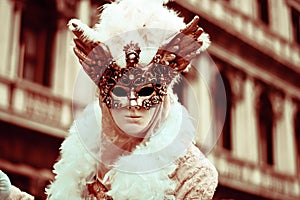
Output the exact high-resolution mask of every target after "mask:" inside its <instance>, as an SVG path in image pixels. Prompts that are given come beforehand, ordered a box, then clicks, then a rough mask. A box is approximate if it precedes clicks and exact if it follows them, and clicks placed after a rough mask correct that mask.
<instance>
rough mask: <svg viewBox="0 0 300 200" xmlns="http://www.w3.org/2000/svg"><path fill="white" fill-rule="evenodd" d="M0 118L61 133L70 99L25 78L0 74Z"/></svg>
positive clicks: (67, 119) (69, 118) (65, 126)
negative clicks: (5, 76)
mask: <svg viewBox="0 0 300 200" xmlns="http://www.w3.org/2000/svg"><path fill="white" fill-rule="evenodd" d="M0 97H1V98H0V120H2V121H6V122H8V123H14V124H17V125H19V126H25V127H27V128H31V129H35V130H37V131H41V132H43V133H46V134H51V135H55V136H58V137H64V136H65V135H66V133H67V131H66V130H67V129H68V128H69V126H70V124H71V122H72V120H73V116H72V101H71V100H69V99H65V98H62V97H58V96H56V95H53V94H52V92H51V90H50V89H48V88H45V87H42V86H39V85H37V84H33V83H30V82H27V81H25V80H13V81H12V80H9V79H7V78H4V77H0Z"/></svg>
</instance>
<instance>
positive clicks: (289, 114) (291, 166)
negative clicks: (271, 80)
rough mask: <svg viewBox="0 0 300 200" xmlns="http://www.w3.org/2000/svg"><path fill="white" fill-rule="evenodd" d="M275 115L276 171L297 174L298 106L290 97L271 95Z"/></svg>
mask: <svg viewBox="0 0 300 200" xmlns="http://www.w3.org/2000/svg"><path fill="white" fill-rule="evenodd" d="M271 102H272V107H273V112H274V115H275V121H274V129H273V130H274V160H275V165H274V168H275V170H277V171H279V172H283V173H285V174H290V175H293V174H296V155H295V143H294V123H293V122H294V115H295V111H296V106H295V105H294V104H293V102H292V100H291V99H290V98H289V97H285V96H283V95H281V94H278V93H272V94H271Z"/></svg>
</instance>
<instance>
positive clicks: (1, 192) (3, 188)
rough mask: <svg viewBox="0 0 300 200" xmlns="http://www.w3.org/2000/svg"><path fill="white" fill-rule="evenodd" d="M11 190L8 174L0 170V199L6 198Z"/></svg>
mask: <svg viewBox="0 0 300 200" xmlns="http://www.w3.org/2000/svg"><path fill="white" fill-rule="evenodd" d="M10 192H11V183H10V180H9V178H8V176H7V175H6V174H5V173H4V172H3V171H1V170H0V200H5V199H8V197H9V195H10Z"/></svg>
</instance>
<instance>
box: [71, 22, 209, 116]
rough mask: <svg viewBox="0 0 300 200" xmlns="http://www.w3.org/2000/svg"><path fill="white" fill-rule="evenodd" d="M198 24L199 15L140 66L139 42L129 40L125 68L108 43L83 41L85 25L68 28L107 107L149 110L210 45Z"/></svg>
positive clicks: (125, 50)
mask: <svg viewBox="0 0 300 200" xmlns="http://www.w3.org/2000/svg"><path fill="white" fill-rule="evenodd" d="M198 21H199V17H198V16H196V17H195V18H194V19H193V20H192V21H191V22H190V23H189V24H188V25H186V27H185V28H184V29H182V30H180V31H179V32H177V33H175V34H173V35H172V36H170V37H169V38H165V41H164V42H163V43H162V45H161V46H160V47H159V48H158V50H157V52H156V54H155V56H154V57H153V59H152V60H151V62H150V63H148V64H141V63H140V53H141V48H140V45H139V43H138V42H135V41H130V42H129V43H128V44H126V45H124V47H123V51H124V53H125V59H126V66H125V67H120V66H119V65H118V64H117V63H116V60H115V59H114V58H113V56H112V54H111V52H110V49H109V48H108V46H107V45H106V44H105V43H102V42H100V41H89V40H87V39H86V38H84V36H85V35H87V33H86V32H88V31H87V30H86V29H87V26H86V25H84V24H82V23H81V22H80V21H79V20H76V19H73V20H71V21H70V22H69V27H70V29H71V30H72V31H73V33H74V34H75V36H76V37H77V38H75V39H74V41H75V45H76V46H75V47H74V52H75V54H76V56H77V57H78V58H79V61H80V63H81V65H82V66H83V69H84V70H85V72H86V73H87V74H88V75H89V76H90V78H91V79H92V80H93V81H94V83H95V84H96V85H97V86H98V88H99V90H100V95H101V100H102V101H103V102H104V103H105V104H106V106H107V107H108V108H114V109H118V108H123V107H127V108H136V109H141V108H143V109H146V110H148V109H150V108H151V107H153V106H156V105H157V104H160V103H161V102H162V101H163V99H164V96H165V95H167V88H168V86H169V85H170V84H171V83H172V82H173V81H174V80H175V79H176V78H177V77H178V75H179V74H180V73H181V72H182V71H184V70H185V69H186V68H187V67H188V65H189V63H190V61H191V59H193V58H194V57H195V56H196V55H197V54H199V53H200V52H201V51H203V50H205V49H206V48H207V47H208V46H209V43H210V42H209V39H208V35H207V34H206V33H204V32H203V30H202V29H201V28H200V27H199V26H198Z"/></svg>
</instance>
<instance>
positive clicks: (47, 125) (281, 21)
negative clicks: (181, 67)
mask: <svg viewBox="0 0 300 200" xmlns="http://www.w3.org/2000/svg"><path fill="white" fill-rule="evenodd" d="M104 3H107V1H103V0H102V1H100V0H99V1H96V0H61V1H58V0H2V1H0V23H1V24H2V27H3V28H2V29H1V31H0V44H1V48H0V57H1V59H0V97H1V98H0V126H1V134H0V169H2V170H3V171H5V172H7V173H8V174H9V175H10V177H11V178H12V182H13V183H14V184H16V185H18V186H19V187H21V189H23V190H26V191H28V192H29V193H32V194H33V195H35V196H37V197H38V198H39V199H44V198H45V196H44V194H43V192H44V189H43V188H44V187H45V185H46V184H48V181H49V180H50V179H52V178H53V174H52V172H51V170H52V165H53V163H54V162H55V160H56V159H57V157H58V151H59V146H60V144H61V142H62V141H63V138H64V137H65V136H66V135H67V130H68V128H69V126H70V125H71V122H72V120H73V115H72V97H73V90H74V84H75V80H76V79H77V75H78V71H79V69H80V65H79V64H78V62H77V59H76V58H75V56H74V55H73V53H72V49H71V46H72V37H73V36H72V33H70V32H69V31H68V30H67V28H66V24H67V22H68V21H69V19H71V18H73V17H76V18H80V19H81V20H82V21H83V22H85V23H87V24H89V25H93V24H94V23H95V22H96V21H97V14H98V13H97V9H96V8H97V7H99V6H101V5H102V4H104ZM168 5H169V6H170V7H172V8H174V9H175V10H178V11H179V12H180V14H181V15H183V16H185V17H186V19H187V21H189V20H190V19H192V17H193V16H194V15H195V14H197V15H199V16H200V22H199V23H200V26H202V27H204V29H205V31H206V32H208V33H209V34H210V36H211V40H212V45H211V47H210V48H209V50H208V53H209V55H210V56H211V57H212V58H213V61H214V62H215V63H216V65H217V67H218V69H219V71H220V73H221V75H222V78H223V82H224V86H225V88H226V97H227V103H226V105H227V113H226V120H225V124H224V128H223V131H222V134H221V136H220V137H219V138H218V143H217V144H216V145H215V146H214V149H213V150H212V151H211V152H210V154H209V158H210V159H211V161H212V162H213V164H214V165H215V166H216V168H217V170H218V171H219V182H220V184H219V186H218V189H217V193H216V197H215V198H216V199H243V200H247V199H299V197H300V176H299V174H300V173H299V172H300V171H299V170H300V161H299V160H300V48H299V47H300V1H298V0H276V1H270V0H243V1H240V0H176V1H175V2H171V3H169V4H168ZM196 87H199V88H201V87H202V86H201V84H200V83H198V85H196ZM216 87H217V86H216ZM82 95H85V94H82ZM211 95H212V96H213V98H212V99H218V97H217V94H211ZM184 99H188V97H184ZM208 104H211V105H212V107H213V108H214V111H213V112H214V113H213V114H216V113H218V101H211V102H208ZM200 105H201V106H205V104H201V103H200ZM200 110H206V109H205V108H203V109H202V108H200ZM201 114H202V115H203V118H204V117H205V116H204V115H205V113H201ZM203 123H204V122H203ZM203 133H204V131H203V130H201V124H200V130H199V133H198V135H199V137H200V138H201V134H203Z"/></svg>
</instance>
